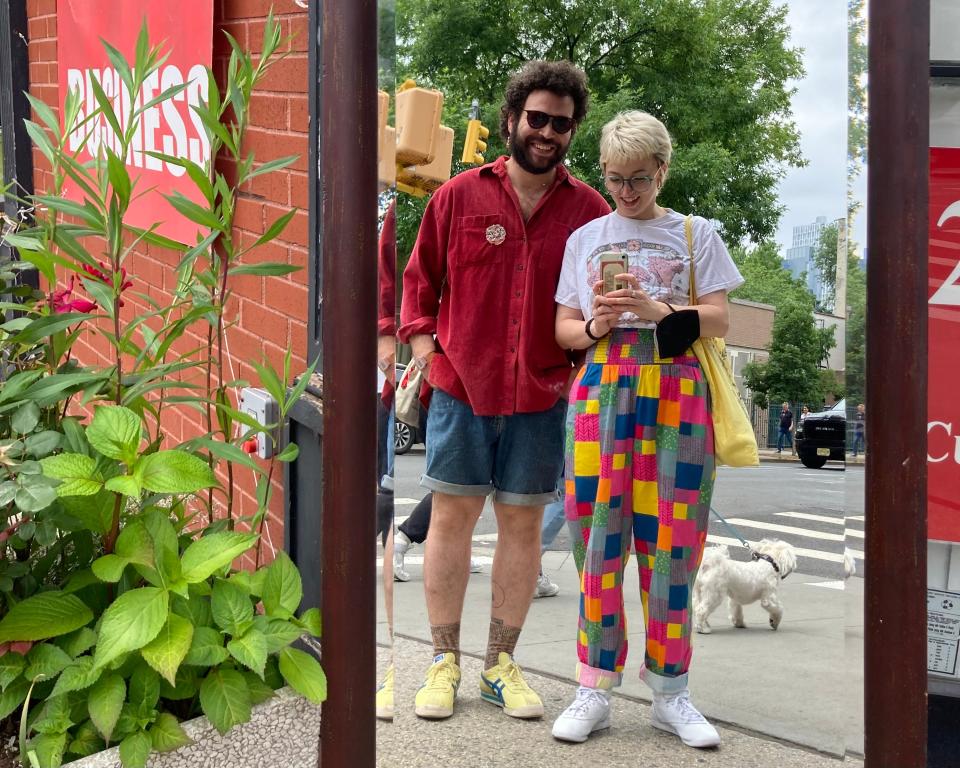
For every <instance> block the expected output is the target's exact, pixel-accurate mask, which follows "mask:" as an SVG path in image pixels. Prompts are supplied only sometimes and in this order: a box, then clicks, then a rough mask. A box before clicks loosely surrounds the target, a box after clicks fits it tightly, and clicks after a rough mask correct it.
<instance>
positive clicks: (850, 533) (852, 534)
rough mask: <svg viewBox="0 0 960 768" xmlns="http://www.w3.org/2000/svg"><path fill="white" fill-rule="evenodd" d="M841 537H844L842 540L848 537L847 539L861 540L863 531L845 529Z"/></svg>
mask: <svg viewBox="0 0 960 768" xmlns="http://www.w3.org/2000/svg"><path fill="white" fill-rule="evenodd" d="M843 535H844V538H846V537H847V536H849V537H851V538H854V539H862V538H863V531H857V530H855V529H853V528H847V529H846V530H845V531H844V532H843Z"/></svg>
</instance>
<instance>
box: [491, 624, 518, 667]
mask: <svg viewBox="0 0 960 768" xmlns="http://www.w3.org/2000/svg"><path fill="white" fill-rule="evenodd" d="M519 639H520V627H508V626H507V625H506V624H504V623H503V619H490V634H489V635H488V636H487V656H486V658H485V659H484V660H483V664H484V666H483V668H484V669H490V668H491V667H495V666H496V665H497V664H498V662H499V661H500V654H501V653H509V654H510V655H511V656H513V649H514V648H516V647H517V640H519Z"/></svg>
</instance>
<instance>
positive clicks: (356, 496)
mask: <svg viewBox="0 0 960 768" xmlns="http://www.w3.org/2000/svg"><path fill="white" fill-rule="evenodd" d="M315 1H316V2H322V9H323V14H322V18H321V20H320V32H321V40H320V51H319V54H320V55H319V60H320V67H321V69H320V73H321V82H320V85H321V87H320V100H319V101H320V104H319V106H320V126H319V127H320V135H319V142H320V153H319V155H320V171H321V176H320V184H321V197H320V245H321V253H322V261H323V271H322V274H323V282H322V297H323V300H322V312H323V322H322V339H323V345H322V346H323V406H324V427H323V538H322V557H323V559H322V569H323V576H322V587H321V589H322V605H323V618H324V632H323V665H324V669H325V670H326V673H327V680H328V698H327V701H326V703H325V704H324V706H323V717H322V724H321V730H320V754H321V765H322V766H323V768H373V766H374V762H375V757H376V741H375V719H374V692H375V689H376V679H375V658H374V653H375V650H374V649H375V624H376V611H375V599H376V582H375V577H376V570H375V563H374V550H373V548H372V544H373V542H374V540H375V536H376V533H375V531H376V526H375V516H376V513H375V510H376V506H375V505H376V499H375V494H376V480H377V478H376V411H375V407H374V406H375V402H376V401H375V397H376V391H377V361H376V318H377V99H376V91H377V4H376V0H315Z"/></svg>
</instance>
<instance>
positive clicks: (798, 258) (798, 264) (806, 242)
mask: <svg viewBox="0 0 960 768" xmlns="http://www.w3.org/2000/svg"><path fill="white" fill-rule="evenodd" d="M827 225H828V222H827V217H826V216H817V219H816V221H814V222H813V223H812V224H801V225H800V226H797V227H794V228H793V243H792V245H791V246H790V248H787V256H786V258H785V259H784V266H786V268H787V269H789V270H790V274H791V275H793V277H794V278H798V277H800V275H802V274H803V273H804V272H806V274H807V288H809V289H810V293H812V294H813V295H814V296H815V297H816V299H817V303H818V304H822V303H823V302H824V300H825V298H826V297H825V291H826V288H825V286H824V285H823V281H822V279H821V277H820V272H819V271H818V270H817V268H816V267H815V266H814V263H813V254H814V253H815V252H816V250H817V247H818V246H819V245H820V234H821V233H822V232H823V230H824V228H825V227H826V226H827Z"/></svg>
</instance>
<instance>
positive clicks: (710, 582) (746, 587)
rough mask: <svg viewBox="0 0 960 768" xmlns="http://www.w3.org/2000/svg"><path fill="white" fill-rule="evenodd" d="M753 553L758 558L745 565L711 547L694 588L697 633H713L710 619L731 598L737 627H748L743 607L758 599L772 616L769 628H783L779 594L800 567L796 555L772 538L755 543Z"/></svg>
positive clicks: (730, 603) (724, 552)
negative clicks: (780, 589)
mask: <svg viewBox="0 0 960 768" xmlns="http://www.w3.org/2000/svg"><path fill="white" fill-rule="evenodd" d="M753 551H754V553H755V555H759V556H760V557H759V559H754V560H750V561H749V562H746V563H740V562H737V561H736V560H731V559H730V552H729V550H728V549H727V548H726V547H724V546H719V547H708V548H707V549H706V550H705V551H704V553H703V562H702V563H701V565H700V572H699V574H698V575H697V580H696V582H695V583H694V585H693V626H694V629H696V631H697V632H700V633H701V634H704V635H708V634H710V632H711V629H710V623H709V622H708V619H709V618H710V614H711V613H713V612H714V611H715V610H716V609H717V607H718V606H719V605H720V603H722V602H723V599H724V598H728V599H729V608H730V621H732V622H733V625H734V626H735V627H745V626H746V624H744V622H743V606H745V605H748V604H749V603H753V602H756V601H757V600H759V601H760V606H761V607H762V608H763V609H764V610H765V611H766V612H767V613H769V614H770V627H771V628H772V629H776V628H777V627H778V626H780V619H781V618H783V605H782V604H781V603H780V598H779V595H778V594H777V593H778V590H779V588H780V581H781V580H782V579H785V578H786V577H787V575H788V574H790V573H791V572H792V571H793V570H794V569H795V568H796V567H797V555H796V552H794V549H793V547H792V546H790V545H789V544H787V542H785V541H776V540H771V539H764V540H763V541H761V542H760V543H759V544H755V545H754V547H753ZM767 558H770V559H769V560H768V559H767ZM771 561H772V562H771ZM774 563H776V567H774ZM778 570H779V572H778Z"/></svg>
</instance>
